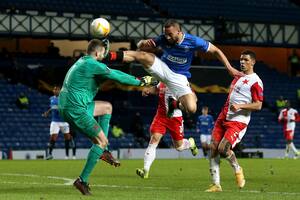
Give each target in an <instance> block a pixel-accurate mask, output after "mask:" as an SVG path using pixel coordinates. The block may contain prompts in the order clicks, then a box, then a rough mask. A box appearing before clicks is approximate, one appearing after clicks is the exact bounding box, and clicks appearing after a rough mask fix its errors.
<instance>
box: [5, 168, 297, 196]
mask: <svg viewBox="0 0 300 200" xmlns="http://www.w3.org/2000/svg"><path fill="white" fill-rule="evenodd" d="M0 176H23V177H37V178H48V179H57V180H63V181H65V183H45V182H26V183H25V182H14V181H0V183H4V184H24V185H54V186H70V185H72V184H73V181H74V179H70V178H66V177H59V176H40V175H36V174H13V173H0ZM91 186H92V187H102V188H123V189H149V190H172V189H174V188H172V187H152V186H134V185H102V184H93V185H91ZM180 191H185V192H188V191H199V190H197V189H189V190H180ZM199 192H201V191H199ZM224 192H234V191H232V190H224ZM237 192H238V191H237ZM239 192H242V193H257V194H274V195H300V192H271V191H270V192H267V191H259V190H240V191H239Z"/></svg>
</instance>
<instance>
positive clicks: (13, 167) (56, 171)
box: [0, 159, 300, 200]
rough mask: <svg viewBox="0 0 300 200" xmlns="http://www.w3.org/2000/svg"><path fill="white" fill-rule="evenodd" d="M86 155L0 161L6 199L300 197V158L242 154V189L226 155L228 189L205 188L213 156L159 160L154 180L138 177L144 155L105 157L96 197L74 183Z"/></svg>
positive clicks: (0, 191)
mask: <svg viewBox="0 0 300 200" xmlns="http://www.w3.org/2000/svg"><path fill="white" fill-rule="evenodd" d="M84 163H85V161H84V160H52V161H46V160H33V161H10V160H2V161H0V199H1V200H15V199H17V200H18V199H20V200H27V199H28V200H34V199H36V200H48V199H49V200H50V199H51V200H52V199H53V200H77V199H78V200H81V199H101V200H102V199H108V200H113V199H120V200H126V199H129V200H133V199H136V200H150V199H151V200H152V199H158V200H163V199H170V200H173V199H182V200H192V199H197V200H198V199H199V200H212V199H218V200H222V199H224V200H225V199H226V200H231V199H234V200H239V199H257V200H262V199H266V200H272V199H278V200H283V199H289V200H295V199H300V160H292V159H289V160H279V159H240V164H241V166H243V168H244V172H245V176H246V186H245V188H244V189H242V190H239V189H237V187H236V185H235V179H234V175H233V171H232V169H231V167H230V166H229V164H228V163H227V161H226V160H222V163H221V184H222V187H223V190H224V191H223V192H221V193H213V194H212V193H205V192H204V190H205V189H207V187H208V185H209V184H210V178H209V174H208V161H207V160H204V159H198V160H184V159H178V160H156V161H155V162H154V164H153V166H152V169H151V172H150V178H149V179H146V180H144V179H141V178H140V177H138V176H136V174H135V168H137V167H141V166H142V165H143V161H142V160H122V165H121V167H120V168H114V167H111V166H109V165H108V164H106V163H103V162H99V163H98V165H97V166H96V168H95V170H94V172H93V174H92V176H91V178H90V183H91V188H92V191H91V192H92V194H93V195H92V196H89V197H86V196H82V195H81V194H80V193H79V191H77V190H75V189H74V188H73V186H72V185H71V184H72V182H73V180H74V179H75V178H76V177H77V176H78V175H79V173H80V171H81V169H82V167H83V165H84Z"/></svg>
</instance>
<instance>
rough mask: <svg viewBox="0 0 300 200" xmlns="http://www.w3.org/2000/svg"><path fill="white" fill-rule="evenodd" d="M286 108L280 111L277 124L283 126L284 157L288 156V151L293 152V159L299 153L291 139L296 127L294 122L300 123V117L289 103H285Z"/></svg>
mask: <svg viewBox="0 0 300 200" xmlns="http://www.w3.org/2000/svg"><path fill="white" fill-rule="evenodd" d="M286 105H287V107H286V108H284V109H282V110H281V111H280V113H279V116H278V121H279V123H282V124H283V133H284V138H285V140H286V149H285V157H286V158H287V157H288V156H289V152H290V149H292V151H293V152H294V158H297V157H298V156H299V155H300V152H299V151H298V150H297V149H296V147H295V145H294V143H293V139H294V132H295V127H296V122H300V116H299V114H298V112H297V110H295V109H294V108H291V104H290V102H289V101H286Z"/></svg>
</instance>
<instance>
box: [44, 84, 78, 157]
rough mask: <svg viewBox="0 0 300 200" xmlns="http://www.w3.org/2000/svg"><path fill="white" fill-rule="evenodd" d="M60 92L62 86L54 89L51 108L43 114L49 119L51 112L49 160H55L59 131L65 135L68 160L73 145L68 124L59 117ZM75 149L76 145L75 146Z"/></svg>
mask: <svg viewBox="0 0 300 200" xmlns="http://www.w3.org/2000/svg"><path fill="white" fill-rule="evenodd" d="M59 92H60V86H54V87H53V96H52V97H50V108H49V109H48V110H47V111H46V112H44V113H43V116H44V117H48V115H49V114H50V112H51V124H50V141H49V144H48V155H47V157H46V159H47V160H51V159H53V156H52V151H53V148H54V147H55V142H56V140H57V136H58V133H59V131H61V132H62V133H63V134H64V139H65V150H66V157H65V158H66V159H68V158H69V148H70V145H71V144H72V142H73V141H72V136H71V135H70V127H69V124H68V123H67V122H64V121H63V120H62V118H61V117H60V116H59V112H58V95H59ZM72 147H73V148H75V145H74V146H73V145H72ZM74 153H75V151H74V150H73V158H74V159H75V154H74Z"/></svg>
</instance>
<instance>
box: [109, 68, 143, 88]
mask: <svg viewBox="0 0 300 200" xmlns="http://www.w3.org/2000/svg"><path fill="white" fill-rule="evenodd" d="M108 69H109V68H108ZM109 71H110V73H109V74H105V75H103V76H104V78H107V79H111V80H115V81H117V82H119V83H121V84H126V85H134V86H139V85H140V84H141V81H140V80H138V79H136V78H135V77H134V76H131V75H129V74H126V73H124V72H121V71H119V70H116V69H109Z"/></svg>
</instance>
